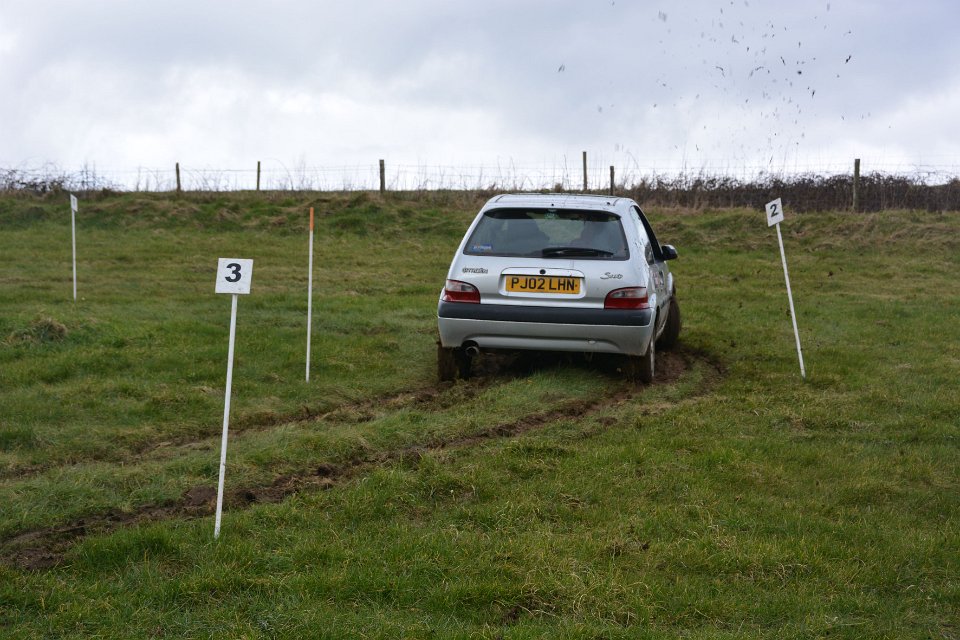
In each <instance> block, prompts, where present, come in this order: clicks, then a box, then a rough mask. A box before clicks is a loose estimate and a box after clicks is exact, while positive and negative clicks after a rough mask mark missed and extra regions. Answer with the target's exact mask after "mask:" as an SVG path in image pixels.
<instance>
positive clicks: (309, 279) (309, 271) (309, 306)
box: [306, 207, 313, 382]
mask: <svg viewBox="0 0 960 640" xmlns="http://www.w3.org/2000/svg"><path fill="white" fill-rule="evenodd" d="M309 254H310V257H309V259H308V260H307V378H306V380H307V382H310V334H311V333H312V331H313V207H310V250H309Z"/></svg>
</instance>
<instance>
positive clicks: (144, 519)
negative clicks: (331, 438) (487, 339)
mask: <svg viewBox="0 0 960 640" xmlns="http://www.w3.org/2000/svg"><path fill="white" fill-rule="evenodd" d="M698 363H699V364H702V365H705V366H704V367H703V371H704V378H703V380H702V381H701V383H700V384H699V385H698V388H697V389H696V390H694V391H693V392H692V393H691V394H690V396H699V395H702V394H704V393H707V392H708V391H709V390H710V388H712V386H713V384H714V382H715V381H716V380H717V379H718V378H719V377H720V376H721V375H722V374H723V373H724V367H723V365H722V364H720V363H718V362H717V361H716V360H715V359H714V358H713V357H711V355H710V354H706V353H704V352H700V351H696V350H689V349H680V350H678V351H676V352H670V353H667V354H661V358H659V359H658V367H659V368H660V371H659V374H658V375H659V376H660V377H659V378H658V379H657V380H656V381H655V382H654V384H655V385H663V384H672V383H674V382H676V381H677V380H678V379H679V378H680V377H681V376H682V375H683V373H685V372H686V371H688V370H689V369H691V368H692V367H693V366H695V365H696V364H698ZM513 377H514V376H513V375H510V374H509V373H507V374H506V376H505V378H503V379H500V382H505V381H506V380H507V379H512V378H513ZM496 382H497V379H496V378H491V377H485V378H481V379H476V380H471V381H469V383H468V384H462V383H461V385H460V386H461V387H462V388H461V389H459V391H460V392H461V393H464V394H467V395H469V396H470V397H472V396H475V395H477V394H479V393H480V392H481V391H482V390H484V389H486V388H487V387H489V386H491V384H495V383H496ZM449 386H450V385H444V387H449ZM445 390H446V389H444V388H443V387H437V388H430V389H420V390H416V391H412V392H404V393H398V394H394V395H391V396H389V397H388V398H387V399H379V400H378V399H369V400H364V401H361V402H358V403H350V404H348V405H343V406H342V407H338V408H337V409H335V410H333V411H331V412H327V413H326V414H322V415H317V416H311V417H310V418H307V419H301V420H298V421H294V422H304V421H307V420H309V421H313V420H323V419H327V420H329V419H331V418H333V419H336V418H335V414H337V412H340V413H343V412H344V411H347V412H348V413H350V414H353V413H355V412H356V413H357V414H359V415H360V416H361V417H362V416H363V415H364V410H365V409H370V410H372V409H373V407H376V408H377V410H378V411H382V409H383V407H384V403H385V402H386V403H388V404H389V405H391V408H392V409H394V410H399V409H401V408H404V407H409V406H418V405H419V406H431V407H436V410H438V411H439V410H442V409H443V408H444V407H443V405H448V404H449V400H447V399H445V398H444V397H443V392H444V391H445ZM642 390H643V388H642V387H637V386H635V385H633V384H630V383H628V382H622V381H621V382H618V384H617V385H615V386H613V387H612V388H611V389H610V390H609V391H608V392H607V393H604V394H602V395H599V396H597V397H595V398H591V399H589V400H583V399H578V400H571V401H567V402H565V403H562V404H561V405H560V406H558V407H556V408H553V409H550V410H545V411H536V412H532V413H530V414H527V415H525V416H521V417H520V418H518V419H516V420H513V421H511V422H507V423H499V424H494V425H491V426H489V427H487V428H484V429H481V430H479V431H476V432H473V433H470V434H461V435H456V436H451V437H449V438H443V437H435V438H433V439H431V440H428V441H424V442H420V443H416V444H412V445H408V446H405V447H401V448H397V449H394V450H385V451H378V452H368V453H362V454H358V455H356V456H354V457H350V458H348V459H345V460H340V461H335V462H330V461H325V462H321V463H319V464H317V465H316V466H313V467H311V468H305V469H301V470H298V471H296V472H293V473H287V474H284V475H281V476H279V477H277V478H276V479H275V480H273V482H272V483H271V484H269V485H257V486H246V487H239V488H234V489H231V490H229V491H228V492H227V494H226V495H225V498H224V507H225V510H237V509H244V508H248V507H250V506H252V505H255V504H271V503H277V502H281V501H282V500H284V499H286V498H288V497H290V496H292V495H295V494H298V493H302V492H307V491H320V490H325V489H330V488H332V487H335V486H337V485H339V484H342V483H344V482H348V481H350V480H352V479H353V478H356V477H358V476H362V475H363V474H365V473H368V472H369V471H371V470H373V469H375V468H378V467H384V466H389V465H393V464H398V463H400V464H403V465H405V466H408V467H410V468H416V466H417V465H418V463H419V461H420V459H421V458H422V457H423V456H425V455H428V454H429V453H431V452H434V451H439V450H456V449H465V448H470V447H475V446H479V445H482V444H483V443H485V442H490V441H494V440H500V439H509V438H514V437H517V436H520V435H523V434H526V433H529V432H532V431H536V430H539V429H542V428H545V427H547V426H549V425H552V424H555V423H557V422H560V421H563V420H570V419H581V418H585V417H588V416H589V415H591V414H593V413H598V412H600V411H602V410H606V409H610V408H614V407H616V406H618V405H621V404H623V403H625V402H628V401H630V400H632V399H633V398H634V396H635V395H636V394H638V393H641V392H642ZM460 397H461V398H462V397H463V396H460ZM601 422H602V425H603V428H608V427H610V426H611V425H612V424H614V422H615V421H614V420H609V421H607V420H603V421H601ZM215 501H216V488H215V487H212V486H196V487H193V488H191V489H189V490H188V491H186V492H185V493H184V494H183V496H182V497H181V498H180V500H178V501H176V502H173V503H168V504H162V505H144V506H141V507H139V508H136V509H134V510H132V511H119V510H111V511H107V512H101V513H96V514H90V515H87V516H85V517H82V518H78V519H76V520H75V521H73V522H70V523H67V524H64V525H61V526H54V527H47V528H40V529H35V530H31V531H26V532H20V533H18V534H15V535H14V536H12V537H10V538H8V539H6V540H3V541H0V562H3V563H4V564H6V565H8V566H11V567H15V568H18V569H25V570H43V569H49V568H53V567H56V566H57V565H59V564H60V563H61V562H62V561H63V558H64V556H65V554H66V553H67V552H68V551H69V549H70V548H71V547H72V546H73V545H74V544H76V543H77V542H78V541H80V540H81V539H83V538H85V537H87V536H90V535H102V534H106V533H110V532H112V531H115V530H118V529H120V528H123V527H128V526H136V525H140V524H147V523H152V522H159V521H163V520H168V519H195V518H203V517H208V516H211V515H213V513H214V507H215Z"/></svg>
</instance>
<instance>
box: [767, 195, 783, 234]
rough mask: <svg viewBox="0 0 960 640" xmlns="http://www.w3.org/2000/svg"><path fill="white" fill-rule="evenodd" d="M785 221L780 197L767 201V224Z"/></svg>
mask: <svg viewBox="0 0 960 640" xmlns="http://www.w3.org/2000/svg"><path fill="white" fill-rule="evenodd" d="M781 222H783V203H782V202H780V198H777V199H776V200H773V201H771V202H768V203H767V226H768V227H772V226H773V225H775V224H780V223H781Z"/></svg>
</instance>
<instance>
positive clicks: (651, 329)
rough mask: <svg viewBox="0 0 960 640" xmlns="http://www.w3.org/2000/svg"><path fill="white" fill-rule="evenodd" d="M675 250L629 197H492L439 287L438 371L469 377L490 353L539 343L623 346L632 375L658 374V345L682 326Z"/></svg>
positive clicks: (571, 347) (589, 348)
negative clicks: (663, 242)
mask: <svg viewBox="0 0 960 640" xmlns="http://www.w3.org/2000/svg"><path fill="white" fill-rule="evenodd" d="M676 257H677V251H676V249H674V248H673V247H672V246H671V245H660V244H659V243H658V242H657V238H656V236H655V235H654V233H653V229H652V228H651V227H650V223H649V222H648V221H647V219H646V217H645V216H644V215H643V211H641V210H640V207H639V206H638V205H637V203H636V202H634V201H633V200H630V199H629V198H617V197H614V196H585V195H572V194H530V195H500V196H496V197H494V198H491V199H490V200H489V201H488V202H487V203H486V204H485V205H484V206H483V208H481V209H480V212H479V213H478V214H477V217H476V218H475V219H474V221H473V223H472V224H471V225H470V228H469V229H468V230H467V233H466V235H464V237H463V240H462V241H461V243H460V246H459V247H458V248H457V253H456V255H454V257H453V262H452V263H451V264H450V270H449V272H448V273H447V281H446V283H445V285H444V288H443V292H442V293H441V295H440V302H439V305H438V307H437V323H438V325H439V329H440V341H439V345H438V357H437V370H438V374H439V376H440V379H441V380H453V379H454V378H456V377H457V376H460V377H468V376H469V375H470V365H471V360H472V359H473V357H475V356H476V355H478V354H479V353H480V352H481V350H537V351H568V352H569V351H572V352H583V353H609V354H621V355H623V356H625V357H626V360H625V367H624V370H625V371H626V372H627V373H628V375H630V376H631V377H632V378H635V379H638V380H640V381H642V382H650V381H652V380H653V377H654V369H655V362H656V359H655V352H656V349H657V348H660V349H669V348H671V347H673V346H674V344H676V342H677V338H678V336H679V334H680V307H679V305H678V304H677V300H676V286H675V284H674V281H673V275H672V274H671V273H670V267H669V266H668V265H667V262H668V261H669V260H673V259H675V258H676Z"/></svg>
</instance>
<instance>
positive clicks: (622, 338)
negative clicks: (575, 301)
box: [437, 301, 654, 355]
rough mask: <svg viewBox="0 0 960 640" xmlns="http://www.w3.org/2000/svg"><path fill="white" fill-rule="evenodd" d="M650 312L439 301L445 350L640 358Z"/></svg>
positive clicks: (646, 340) (650, 327)
mask: <svg viewBox="0 0 960 640" xmlns="http://www.w3.org/2000/svg"><path fill="white" fill-rule="evenodd" d="M652 320H653V311H652V310H651V309H577V308H569V307H529V306H520V305H494V304H467V303H457V302H443V301H441V302H440V304H439V306H438V308H437V324H438V326H439V329H440V342H441V344H442V345H443V346H445V347H460V346H462V345H463V344H464V343H474V344H476V345H477V346H478V347H480V348H481V349H533V350H538V351H581V352H589V353H623V354H628V355H642V354H643V353H645V352H646V350H647V346H648V345H649V342H650V339H651V336H652V334H653V328H654V327H653V322H652Z"/></svg>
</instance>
